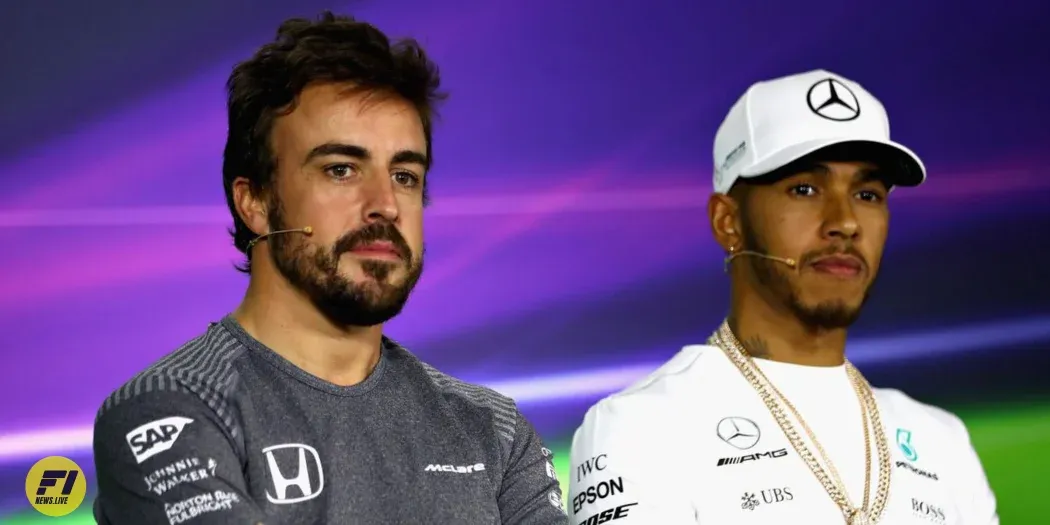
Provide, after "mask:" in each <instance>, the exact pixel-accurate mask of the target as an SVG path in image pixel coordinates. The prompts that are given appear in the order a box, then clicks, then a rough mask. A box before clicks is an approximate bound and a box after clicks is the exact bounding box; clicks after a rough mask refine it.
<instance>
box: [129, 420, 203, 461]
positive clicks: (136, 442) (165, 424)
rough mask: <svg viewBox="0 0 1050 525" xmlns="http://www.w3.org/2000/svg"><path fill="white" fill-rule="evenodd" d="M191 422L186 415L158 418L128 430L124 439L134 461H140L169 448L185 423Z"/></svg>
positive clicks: (177, 437) (184, 426)
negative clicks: (133, 456)
mask: <svg viewBox="0 0 1050 525" xmlns="http://www.w3.org/2000/svg"><path fill="white" fill-rule="evenodd" d="M190 423H193V420H192V419H190V418H188V417H181V416H172V417H166V418H164V419H158V420H156V421H151V422H149V423H146V424H145V425H142V426H141V427H138V428H136V429H135V430H132V431H131V432H128V435H127V436H125V439H127V441H128V446H129V447H131V453H132V454H134V455H135V461H137V462H139V463H142V462H143V461H146V460H147V459H149V458H151V457H153V456H156V455H157V454H160V453H161V452H164V451H165V450H169V449H171V447H172V445H174V444H175V440H176V439H179V434H181V433H182V429H183V428H186V425H188V424H190Z"/></svg>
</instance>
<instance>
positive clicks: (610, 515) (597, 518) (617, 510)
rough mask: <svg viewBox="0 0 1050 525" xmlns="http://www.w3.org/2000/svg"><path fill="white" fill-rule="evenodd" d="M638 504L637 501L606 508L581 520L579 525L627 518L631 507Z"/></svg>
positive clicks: (594, 524)
mask: <svg viewBox="0 0 1050 525" xmlns="http://www.w3.org/2000/svg"><path fill="white" fill-rule="evenodd" d="M637 504H638V503H637V502H635V503H624V504H623V505H620V506H619V507H614V508H611V509H605V510H603V511H601V512H600V513H598V514H595V515H593V516H591V517H589V518H587V519H585V520H583V521H581V522H580V524H579V525H598V524H599V523H608V522H610V521H613V520H618V519H620V518H626V517H627V512H628V511H630V510H631V507H633V506H635V505H637Z"/></svg>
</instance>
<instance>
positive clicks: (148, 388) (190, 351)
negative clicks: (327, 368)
mask: <svg viewBox="0 0 1050 525" xmlns="http://www.w3.org/2000/svg"><path fill="white" fill-rule="evenodd" d="M242 353H243V352H242V351H241V349H240V347H239V344H238V341H237V340H236V339H235V338H234V337H233V336H232V335H231V334H229V333H228V332H227V331H226V330H225V329H224V328H223V327H222V325H221V324H215V325H213V326H212V327H210V328H209V329H208V331H207V332H205V333H204V334H201V335H199V336H197V337H195V338H194V339H191V340H190V341H188V342H186V343H185V344H183V345H182V346H181V347H179V348H178V349H176V350H175V351H174V352H171V353H169V354H168V355H166V356H164V357H162V358H161V359H159V360H157V361H156V362H155V363H153V364H152V365H150V366H149V368H147V369H145V370H143V371H142V372H140V373H138V374H136V375H135V376H134V377H133V378H131V379H130V380H129V381H127V382H126V383H124V384H123V385H122V386H121V387H120V388H118V389H117V390H115V391H113V393H111V394H110V395H109V396H108V397H107V398H106V400H105V401H104V402H103V404H102V406H101V408H100V409H99V411H98V413H97V415H96V416H95V420H96V421H98V419H100V418H102V417H103V416H104V415H105V414H106V413H108V412H109V411H111V410H113V409H115V408H116V407H117V406H119V405H121V404H123V403H126V402H128V401H130V400H132V399H134V398H136V397H138V396H140V395H142V394H148V393H151V392H178V393H183V394H188V395H191V396H193V397H195V398H197V399H199V400H200V401H201V402H202V403H203V404H204V405H205V406H207V407H208V408H209V409H210V410H211V411H212V412H213V413H214V414H215V415H216V416H217V417H218V418H219V420H220V421H222V423H223V425H224V426H225V427H226V430H227V431H228V432H229V433H230V435H231V437H233V438H237V437H238V434H239V430H238V428H239V425H238V424H237V422H236V421H235V420H234V414H233V410H232V407H231V406H230V403H229V397H230V395H231V393H232V391H233V389H234V388H235V387H236V385H237V383H238V379H239V374H238V373H237V371H236V369H234V368H233V365H232V363H233V361H234V360H235V359H236V358H237V357H239V356H240V355H242Z"/></svg>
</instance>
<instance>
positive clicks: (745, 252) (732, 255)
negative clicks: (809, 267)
mask: <svg viewBox="0 0 1050 525" xmlns="http://www.w3.org/2000/svg"><path fill="white" fill-rule="evenodd" d="M741 255H752V256H755V257H761V258H763V259H769V260H771V261H776V262H778V263H783V264H786V265H787V266H788V267H789V268H791V269H795V268H797V267H798V262H796V261H795V260H794V259H791V258H787V257H775V256H772V255H767V254H764V253H759V252H754V251H751V250H741V251H739V252H738V251H735V250H734V249H733V248H730V249H729V257H726V260H725V270H726V272H728V271H729V262H730V261H732V260H733V259H735V258H737V257H739V256H741Z"/></svg>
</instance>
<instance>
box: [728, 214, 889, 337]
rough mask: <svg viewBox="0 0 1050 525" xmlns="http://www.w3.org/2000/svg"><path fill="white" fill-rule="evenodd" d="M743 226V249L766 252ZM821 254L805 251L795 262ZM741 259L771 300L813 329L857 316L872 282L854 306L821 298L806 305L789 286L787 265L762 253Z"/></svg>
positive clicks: (848, 323) (831, 327)
mask: <svg viewBox="0 0 1050 525" xmlns="http://www.w3.org/2000/svg"><path fill="white" fill-rule="evenodd" d="M743 226H744V228H743V230H744V231H743V241H744V247H743V249H744V250H752V251H755V252H758V253H764V254H770V252H769V250H768V249H767V248H766V247H765V246H764V245H763V243H762V242H760V241H759V240H758V238H757V236H756V235H755V232H754V231H753V230H752V229H751V228H750V227H749V226H748V224H747V223H746V222H745V224H744V225H743ZM770 255H774V254H770ZM822 255H825V254H823V253H807V254H805V255H804V256H803V257H801V258H800V259H799V261H798V264H799V266H800V267H801V266H802V265H804V264H806V263H807V262H808V261H812V260H813V259H815V258H817V257H820V256H822ZM744 259H745V260H746V261H747V265H748V267H749V268H750V269H751V271H752V273H754V275H755V278H756V279H757V280H758V284H759V285H761V286H763V287H765V288H766V289H767V290H768V293H770V294H771V295H772V296H773V298H774V300H776V301H778V302H780V303H781V304H782V305H784V306H786V307H787V308H788V310H790V311H791V313H792V314H793V315H794V316H795V318H797V319H798V320H799V321H800V322H801V323H802V324H803V325H805V326H808V327H810V328H811V329H813V330H815V331H826V330H835V329H841V328H848V327H850V326H851V325H852V324H853V323H855V322H856V321H857V319H859V318H860V312H861V310H862V309H863V307H864V303H866V302H867V301H868V296H869V295H870V293H871V289H872V285H873V284H874V282H872V283H869V285H868V288H867V290H865V291H864V298H863V299H862V300H861V302H860V304H859V305H857V306H856V307H851V306H849V305H847V304H845V303H844V302H842V301H825V302H823V303H818V304H815V305H807V304H805V303H803V302H802V299H801V298H800V297H799V295H800V294H799V291H798V290H797V289H796V288H795V286H793V284H792V282H791V277H790V276H789V274H788V273H787V272H788V268H787V266H785V265H784V264H783V263H780V262H776V261H773V260H770V259H766V258H764V257H745V258H744Z"/></svg>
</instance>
